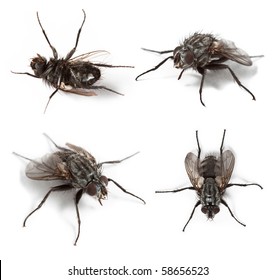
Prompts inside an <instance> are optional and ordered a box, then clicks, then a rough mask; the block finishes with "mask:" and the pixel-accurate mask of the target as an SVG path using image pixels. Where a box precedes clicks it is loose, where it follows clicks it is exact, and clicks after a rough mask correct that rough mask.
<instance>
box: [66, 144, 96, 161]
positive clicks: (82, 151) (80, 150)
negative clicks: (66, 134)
mask: <svg viewBox="0 0 275 280" xmlns="http://www.w3.org/2000/svg"><path fill="white" fill-rule="evenodd" d="M66 146H68V147H69V148H70V149H71V150H73V151H75V152H76V153H78V154H80V155H81V156H83V157H86V158H87V159H89V160H90V161H91V162H92V163H94V164H96V160H95V158H94V157H93V156H92V155H91V154H90V153H89V152H87V151H86V150H85V149H83V148H81V147H79V146H76V145H73V144H70V143H66Z"/></svg>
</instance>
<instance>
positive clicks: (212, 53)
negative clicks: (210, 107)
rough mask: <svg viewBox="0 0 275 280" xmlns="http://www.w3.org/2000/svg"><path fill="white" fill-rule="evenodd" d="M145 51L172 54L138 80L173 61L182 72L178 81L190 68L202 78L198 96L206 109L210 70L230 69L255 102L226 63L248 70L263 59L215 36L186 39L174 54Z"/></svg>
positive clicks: (192, 36)
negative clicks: (206, 82)
mask: <svg viewBox="0 0 275 280" xmlns="http://www.w3.org/2000/svg"><path fill="white" fill-rule="evenodd" d="M143 50H145V51H150V52H155V53H159V54H166V53H173V54H172V55H171V56H168V57H166V58H165V59H164V60H163V61H161V62H160V63H159V64H158V65H157V66H155V67H154V68H152V69H150V70H147V71H145V72H143V73H142V74H140V75H138V76H137V77H136V80H138V79H139V78H140V77H141V76H143V75H145V74H147V73H149V72H152V71H155V70H157V69H158V68H159V67H160V66H161V65H162V64H164V63H165V62H166V61H167V60H170V59H173V60H174V67H175V68H178V69H182V70H181V72H180V75H179V77H178V80H179V79H180V78H181V76H182V74H183V72H184V71H185V70H186V69H189V68H193V69H194V70H195V71H198V72H199V73H200V74H201V75H202V79H201V83H200V89H199V94H200V101H201V104H202V105H203V106H205V104H204V102H203V101H202V88H203V84H204V78H205V75H206V72H207V70H223V69H227V70H228V71H229V72H230V74H231V75H232V77H233V79H234V80H235V81H236V82H237V84H238V85H239V86H240V87H242V88H243V89H244V90H246V91H247V92H248V93H249V94H250V95H251V96H252V99H253V100H256V98H255V96H254V95H253V93H252V92H251V91H250V90H249V89H248V88H246V87H245V86H244V85H243V84H242V83H241V82H240V80H239V79H238V77H237V76H236V74H235V73H234V72H233V70H232V69H231V68H230V67H229V66H228V65H227V64H224V62H225V61H227V60H232V61H234V62H237V63H239V64H242V65H245V66H251V65H252V60H251V58H253V57H262V56H249V55H248V54H247V53H246V52H245V51H243V50H242V49H239V48H237V47H236V45H235V44H234V43H233V42H231V41H228V40H224V39H217V38H216V37H214V36H213V35H212V34H202V33H194V34H193V35H191V36H190V37H188V38H186V39H185V40H184V42H183V43H181V44H180V45H179V46H177V47H176V48H175V49H174V50H167V51H155V50H150V49H144V48H143Z"/></svg>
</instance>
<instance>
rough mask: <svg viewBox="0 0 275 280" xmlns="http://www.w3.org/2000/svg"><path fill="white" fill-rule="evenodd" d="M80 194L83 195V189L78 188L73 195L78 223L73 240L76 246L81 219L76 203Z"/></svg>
mask: <svg viewBox="0 0 275 280" xmlns="http://www.w3.org/2000/svg"><path fill="white" fill-rule="evenodd" d="M82 195H83V189H81V190H79V191H78V192H77V193H76V195H75V209H76V215H77V223H78V232H77V236H76V239H75V242H74V245H75V246H76V243H77V240H78V238H79V235H80V224H81V220H80V214H79V209H78V203H79V201H80V199H81V197H82Z"/></svg>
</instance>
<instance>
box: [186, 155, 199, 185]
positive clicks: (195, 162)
mask: <svg viewBox="0 0 275 280" xmlns="http://www.w3.org/2000/svg"><path fill="white" fill-rule="evenodd" d="M199 167H200V160H199V158H198V157H197V156H196V155H194V154H193V153H188V154H187V156H186V158H185V169H186V172H187V174H188V177H189V180H190V182H191V184H192V186H193V187H194V188H196V189H200V188H201V186H202V184H203V178H202V177H201V176H200V174H199Z"/></svg>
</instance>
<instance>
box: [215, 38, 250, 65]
mask: <svg viewBox="0 0 275 280" xmlns="http://www.w3.org/2000/svg"><path fill="white" fill-rule="evenodd" d="M211 49H212V52H213V53H214V54H218V55H220V56H222V57H226V58H228V59H230V60H233V61H235V62H237V63H240V64H242V65H246V66H251V65H252V60H251V58H250V57H249V55H248V54H247V53H246V52H245V51H244V50H242V49H239V48H237V47H236V45H235V43H234V42H232V41H228V40H223V39H222V40H218V41H215V42H214V43H213V45H212V47H211Z"/></svg>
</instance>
